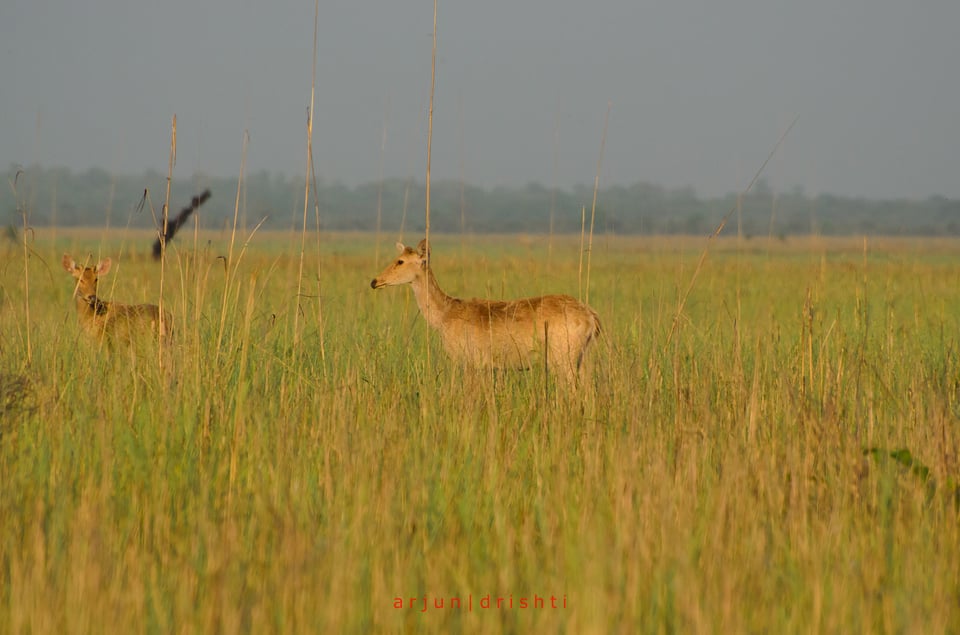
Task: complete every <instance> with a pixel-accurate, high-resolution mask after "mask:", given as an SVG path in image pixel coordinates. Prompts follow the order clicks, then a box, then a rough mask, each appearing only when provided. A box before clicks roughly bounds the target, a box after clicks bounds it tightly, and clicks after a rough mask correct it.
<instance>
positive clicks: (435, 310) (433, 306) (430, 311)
mask: <svg viewBox="0 0 960 635" xmlns="http://www.w3.org/2000/svg"><path fill="white" fill-rule="evenodd" d="M410 286H412V287H413V295H414V296H415V297H416V299H417V306H418V307H420V313H422V314H423V317H424V319H426V320H427V324H429V325H430V326H432V327H433V328H440V326H441V325H442V324H443V316H444V315H445V314H446V312H447V308H448V307H449V306H450V303H451V302H452V301H453V298H451V297H450V296H448V295H447V294H446V293H444V292H443V289H441V288H440V285H439V284H437V279H436V278H435V277H434V276H433V272H432V271H431V270H430V268H429V267H428V268H427V270H426V272H425V273H424V274H423V275H422V276H418V277H417V278H415V279H414V281H413V282H412V283H411V284H410Z"/></svg>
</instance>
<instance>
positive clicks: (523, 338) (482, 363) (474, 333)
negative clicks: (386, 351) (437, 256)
mask: <svg viewBox="0 0 960 635" xmlns="http://www.w3.org/2000/svg"><path fill="white" fill-rule="evenodd" d="M397 249H399V250H400V255H399V257H398V258H397V259H396V260H395V261H394V262H393V263H392V264H391V265H390V266H388V267H387V268H386V269H384V270H383V273H381V274H380V275H379V276H378V277H376V278H374V279H373V280H372V281H371V282H370V286H371V288H373V289H379V288H380V287H387V286H394V285H401V284H409V285H410V286H411V287H413V294H414V296H415V297H416V299H417V306H418V307H420V313H422V314H423V317H424V318H425V319H426V320H427V324H429V325H430V326H431V327H433V328H435V329H437V330H438V331H440V339H441V340H442V342H443V347H444V349H445V350H446V351H447V353H448V354H449V355H450V356H451V357H452V358H454V359H455V360H458V361H460V362H464V363H466V364H470V365H473V366H479V367H486V368H489V367H494V368H519V369H527V368H530V367H531V366H532V364H533V363H534V362H535V360H537V359H540V360H541V363H542V359H543V355H544V354H546V356H547V359H546V365H547V368H548V370H549V371H550V372H552V373H555V374H556V375H557V376H558V378H559V379H560V380H561V381H563V382H565V383H566V384H568V385H569V384H575V383H576V382H577V380H578V378H579V377H580V373H581V367H582V362H583V357H584V354H585V353H586V350H587V347H588V346H589V345H590V343H591V342H592V341H593V340H594V339H596V337H597V336H598V335H599V334H600V319H599V317H598V316H597V313H596V311H594V310H593V309H591V308H590V307H588V306H587V305H585V304H582V303H581V302H578V301H577V300H575V299H574V298H571V297H570V296H568V295H545V296H540V297H537V298H524V299H522V300H513V301H510V302H502V301H497V300H481V299H473V300H461V299H459V298H452V297H450V296H448V295H447V294H446V293H444V292H443V290H441V289H440V286H439V285H438V284H437V281H436V278H434V276H433V272H432V271H431V270H430V262H429V259H430V257H429V253H428V252H427V245H426V241H425V240H421V241H420V244H419V245H418V246H417V249H413V248H411V247H406V246H405V245H403V243H397Z"/></svg>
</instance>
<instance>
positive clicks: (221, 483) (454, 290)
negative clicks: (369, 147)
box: [0, 228, 960, 635]
mask: <svg viewBox="0 0 960 635" xmlns="http://www.w3.org/2000/svg"><path fill="white" fill-rule="evenodd" d="M420 238H422V236H420V235H407V236H404V239H405V242H408V243H410V244H416V242H417V241H418V240H419V239H420ZM396 239H397V236H396V235H389V236H388V235H386V234H383V235H381V236H375V235H373V234H368V235H363V234H349V235H331V234H322V235H321V236H320V237H319V238H318V237H317V235H316V234H312V233H311V234H307V235H306V236H305V237H304V236H302V235H301V234H298V233H297V234H294V233H291V234H283V233H265V232H264V233H253V234H251V233H241V234H240V235H238V236H237V237H236V240H235V241H233V240H231V236H230V235H229V234H226V233H222V232H212V233H201V234H196V235H191V234H188V233H185V234H184V235H182V236H180V237H178V238H177V240H176V241H175V242H174V243H173V244H171V246H170V248H169V250H168V252H167V258H166V260H165V262H164V265H163V267H162V273H161V266H160V264H159V263H158V262H155V261H154V260H153V259H152V258H150V257H149V246H150V241H151V239H150V236H149V235H147V234H141V233H137V232H131V231H123V230H111V231H109V232H106V231H103V230H83V231H80V230H70V229H65V228H59V229H57V230H47V229H44V230H39V229H38V230H37V231H36V232H34V233H32V234H29V235H28V241H27V242H28V244H27V248H26V250H25V248H24V245H23V244H22V243H19V242H16V241H7V242H4V243H3V244H2V245H0V255H2V263H3V264H2V266H0V285H2V286H0V632H9V633H18V634H19V633H31V634H33V635H39V634H45V633H97V632H117V633H119V632H126V633H138V632H139V633H168V632H177V633H273V632H276V633H306V632H316V633H373V632H378V633H379V632H384V633H391V632H428V633H501V632H505V633H518V632H536V633H637V632H644V633H735V632H742V633H808V632H823V633H950V632H952V633H957V632H960V500H958V489H957V488H958V477H960V465H958V449H960V423H958V422H960V359H958V351H960V338H958V335H960V242H958V241H953V240H947V239H943V240H938V239H925V240H924V239H897V240H894V239H881V238H849V239H825V238H806V239H788V240H786V241H780V240H774V241H768V240H761V239H751V240H745V239H737V238H724V239H720V240H718V241H716V243H715V244H712V245H711V247H710V250H709V253H708V254H707V257H706V259H705V260H704V261H703V262H702V264H700V257H701V254H702V253H703V251H704V248H705V247H706V246H707V240H706V238H705V237H677V238H626V237H616V236H606V235H598V236H595V237H594V239H593V247H592V251H591V252H590V253H589V283H588V279H587V276H588V255H587V254H585V253H582V252H581V239H580V237H579V236H554V237H548V236H457V235H436V236H431V244H432V262H433V270H434V272H435V274H436V276H437V279H438V280H439V282H440V284H441V285H442V286H443V288H444V289H445V290H446V291H447V292H448V293H450V294H452V295H456V296H461V297H481V298H502V299H507V298H516V297H523V296H530V295H540V294H544V293H567V294H570V295H573V296H575V297H577V296H580V297H583V298H587V296H588V297H589V304H590V305H591V306H593V307H594V308H595V309H596V310H597V311H598V312H599V314H600V317H601V321H602V325H603V336H602V338H601V340H600V342H599V343H598V345H597V346H596V347H595V348H593V349H591V351H590V353H589V356H588V357H589V360H588V361H589V364H588V381H587V382H586V385H585V386H583V387H582V388H581V390H580V391H578V392H576V393H570V394H567V393H563V392H560V391H559V390H558V388H557V386H556V385H555V384H554V383H553V381H552V379H551V378H550V377H549V375H547V374H545V373H544V371H543V370H542V369H541V368H533V369H531V370H530V371H528V372H498V373H494V372H489V371H475V370H471V369H462V368H459V367H457V366H455V365H453V364H451V363H450V362H449V360H447V359H446V357H445V355H444V353H443V351H442V349H441V347H440V343H439V340H438V337H437V336H436V335H435V334H431V333H430V332H428V330H427V328H426V325H425V324H424V322H423V320H422V319H421V318H420V317H419V316H418V311H417V307H416V304H415V302H414V301H413V297H412V294H411V293H410V290H409V289H407V288H387V289H381V290H377V291H373V290H371V289H370V280H371V278H373V277H374V276H375V275H377V274H378V273H379V272H380V271H381V269H382V268H383V267H384V266H385V265H386V264H387V263H389V262H390V260H391V258H392V257H393V256H394V254H395V248H394V242H395V240H396ZM64 252H69V253H71V254H73V255H74V257H76V258H77V260H81V259H88V258H89V259H90V260H91V261H96V260H98V259H99V258H101V257H106V256H109V257H111V258H112V259H113V260H114V269H113V270H112V271H111V272H110V273H109V275H106V276H104V277H103V278H102V279H101V282H100V295H101V296H102V297H103V298H105V299H107V300H114V301H121V302H126V303H141V302H150V303H156V302H158V301H159V300H161V298H162V302H163V306H164V308H166V309H168V310H169V311H170V312H171V314H172V315H173V317H174V322H175V324H174V328H175V336H174V341H173V343H172V344H171V345H169V346H166V345H164V346H158V345H157V344H156V343H155V342H153V340H152V339H149V338H148V339H147V340H146V341H143V342H140V343H139V344H138V345H137V346H135V347H133V348H125V347H118V348H116V349H113V350H111V349H108V348H106V347H101V346H98V345H97V344H96V343H93V342H90V341H87V340H86V339H85V338H83V337H82V336H81V335H82V334H81V333H80V329H79V325H78V323H77V315H76V311H75V308H74V304H73V301H72V298H71V296H72V292H73V279H72V278H70V276H69V275H68V274H67V273H65V272H64V271H63V270H62V269H61V268H60V265H59V262H60V257H61V255H62V254H63V253H64ZM301 253H303V257H302V259H301ZM301 272H302V273H301ZM588 284H589V286H588ZM538 600H540V602H538ZM455 601H456V602H455ZM439 604H442V605H443V608H440V607H439V606H438V605H439ZM524 604H525V605H524Z"/></svg>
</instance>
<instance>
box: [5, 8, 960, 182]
mask: <svg viewBox="0 0 960 635" xmlns="http://www.w3.org/2000/svg"><path fill="white" fill-rule="evenodd" d="M438 22H439V52H438V65H437V92H436V98H435V113H434V132H433V178H434V179H443V178H451V179H459V178H461V175H462V176H463V178H464V179H465V180H466V181H467V182H469V183H473V184H477V185H483V186H492V185H522V184H525V183H527V182H530V181H537V182H540V183H541V184H543V185H545V186H547V187H549V186H552V185H558V186H561V187H568V186H570V185H573V184H576V183H584V184H592V183H593V179H594V174H595V172H596V168H597V159H598V156H599V152H600V140H601V133H602V129H603V120H604V115H605V113H606V111H607V104H608V103H611V104H612V108H611V111H610V118H609V127H608V133H607V141H606V150H605V153H604V158H603V165H602V172H601V183H602V184H603V185H612V184H624V185H626V184H630V183H634V182H636V181H648V182H653V183H659V184H662V185H665V186H669V187H675V186H684V185H692V186H694V187H695V188H696V189H697V191H698V193H700V194H707V195H713V194H723V193H728V192H733V191H736V190H738V189H740V188H742V187H744V186H745V185H746V183H747V182H748V181H749V180H750V178H751V176H752V175H753V173H754V172H755V171H756V170H757V168H758V167H759V166H760V164H761V163H762V162H763V159H764V158H765V157H766V155H767V153H768V152H769V151H770V149H771V148H772V147H773V145H774V143H775V142H776V140H777V138H778V137H779V136H780V134H781V133H782V132H783V130H784V129H785V128H786V127H787V126H788V125H789V124H790V122H791V121H792V120H793V118H794V117H795V116H797V115H799V121H798V123H797V125H796V127H795V128H794V129H793V131H792V132H791V133H790V135H789V136H788V138H787V140H786V142H785V144H784V146H783V147H782V150H781V152H780V153H779V154H778V156H777V157H776V158H775V160H774V161H773V162H772V163H771V165H770V166H769V168H768V170H767V172H766V176H767V178H768V181H769V183H770V184H771V185H772V186H773V187H774V188H778V189H790V188H792V187H794V186H796V185H800V186H803V187H804V188H805V190H806V192H807V193H811V194H814V193H819V192H830V193H835V194H843V195H854V196H865V197H870V198H884V197H927V196H930V195H934V194H939V195H944V196H949V197H953V198H960V36H958V32H960V2H958V1H957V0H918V1H914V2H904V1H903V0H896V1H894V0H862V1H851V0H805V1H804V2H796V1H794V2H785V1H764V0H755V1H753V0H729V1H727V2H716V1H713V0H695V1H684V0H675V1H663V2H641V1H639V0H591V1H589V2H587V1H583V0H581V1H573V0H512V1H506V0H484V1H482V2H479V1H476V0H472V1H465V0H459V1H456V2H450V1H444V0H440V3H439V18H438ZM432 28H433V3H432V2H429V1H420V2H413V1H410V0H405V1H400V0H335V1H333V2H330V1H323V2H321V4H320V19H319V43H318V55H317V70H316V98H315V117H314V158H315V161H316V164H317V169H318V172H319V174H320V175H322V176H323V177H324V178H326V179H339V180H342V181H343V182H345V183H347V184H350V185H353V184H357V183H360V182H366V181H375V180H377V179H378V178H379V175H380V173H381V170H382V172H383V174H384V175H385V176H397V177H404V178H406V177H410V176H414V177H415V178H416V179H417V180H419V181H422V180H423V175H424V169H425V164H426V139H427V125H426V124H427V116H426V114H427V106H428V99H429V90H430V49H431V33H432ZM313 30H314V4H313V3H312V2H302V3H299V4H298V5H293V4H292V3H288V2H283V0H277V1H275V2H265V1H263V0H257V1H251V0H241V1H228V0H209V1H204V0H164V1H162V2H157V1H152V2H143V1H140V0H84V1H82V2H78V1H75V0H4V1H3V2H2V3H0V166H2V167H3V168H6V167H7V166H8V165H9V164H11V163H15V164H20V165H28V164H31V163H34V162H38V163H40V164H42V165H44V166H48V167H49V166H66V167H69V168H72V169H75V170H84V169H86V168H89V167H102V168H104V169H106V170H108V171H110V172H115V173H134V174H135V173H139V172H140V171H142V170H144V169H145V168H154V169H156V170H158V171H161V172H166V169H167V162H168V157H169V147H170V127H171V125H170V124H171V119H172V117H173V115H174V114H176V116H177V133H178V134H177V142H178V145H177V148H178V155H177V164H176V168H175V174H176V175H179V176H182V177H188V176H191V175H192V174H193V173H194V172H196V171H203V172H206V173H210V174H214V175H218V176H226V175H231V176H235V175H237V174H238V173H239V169H240V164H241V159H242V156H243V153H242V142H243V135H244V131H245V130H246V131H249V135H250V144H249V148H248V152H247V159H246V169H247V171H248V173H252V172H255V171H259V170H267V171H270V172H278V173H283V174H287V175H297V174H302V173H303V172H304V170H305V164H306V120H307V114H306V113H307V108H308V105H309V102H310V81H311V65H312V61H313V52H312V49H313ZM384 133H385V138H386V143H385V145H384V144H383V139H384ZM381 166H382V167H381Z"/></svg>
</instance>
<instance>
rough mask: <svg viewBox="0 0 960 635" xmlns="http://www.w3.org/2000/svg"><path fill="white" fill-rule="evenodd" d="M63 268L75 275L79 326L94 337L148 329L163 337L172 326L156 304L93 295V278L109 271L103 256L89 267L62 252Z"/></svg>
mask: <svg viewBox="0 0 960 635" xmlns="http://www.w3.org/2000/svg"><path fill="white" fill-rule="evenodd" d="M62 264H63V268H64V269H65V270H66V271H67V273H69V274H71V275H72V276H73V277H74V278H76V279H77V285H76V291H75V293H74V299H75V301H76V303H77V315H79V316H80V327H81V328H82V329H83V331H84V332H85V333H87V334H88V335H90V336H91V337H93V338H95V339H97V340H103V339H106V340H108V341H111V342H112V341H113V340H116V339H123V340H125V341H132V340H133V338H135V337H136V336H137V335H139V334H144V335H146V334H147V333H149V332H151V331H152V333H153V334H154V336H156V335H157V329H158V328H159V329H160V334H161V335H162V336H164V337H166V336H169V335H170V333H171V329H172V326H173V320H172V318H171V317H170V314H169V313H168V312H166V311H164V312H163V315H162V317H161V314H160V307H158V306H157V305H156V304H136V305H134V304H121V303H119V302H104V301H103V300H101V299H100V298H99V297H97V280H98V279H99V277H100V276H101V275H104V274H106V273H107V272H108V271H110V265H111V264H112V262H111V261H110V259H109V258H106V259H104V260H103V261H102V262H100V263H98V264H97V265H96V266H93V267H81V266H80V265H78V264H77V263H76V261H75V260H74V259H73V258H71V257H70V256H69V255H68V254H63V260H62Z"/></svg>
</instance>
